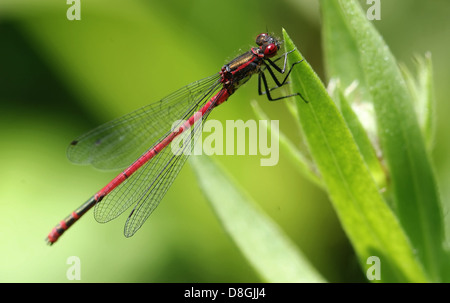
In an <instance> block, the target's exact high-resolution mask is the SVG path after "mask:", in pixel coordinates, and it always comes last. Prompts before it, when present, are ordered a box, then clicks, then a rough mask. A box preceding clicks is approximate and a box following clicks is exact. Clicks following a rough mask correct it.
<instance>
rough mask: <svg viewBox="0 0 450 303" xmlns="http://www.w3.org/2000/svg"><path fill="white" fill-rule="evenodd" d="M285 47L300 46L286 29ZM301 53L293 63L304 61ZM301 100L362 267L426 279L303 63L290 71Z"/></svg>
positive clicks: (391, 277)
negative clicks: (372, 264)
mask: <svg viewBox="0 0 450 303" xmlns="http://www.w3.org/2000/svg"><path fill="white" fill-rule="evenodd" d="M283 34H284V40H285V43H286V49H287V50H291V49H295V48H296V47H295V45H294V44H293V42H292V40H291V39H290V38H289V36H288V35H287V33H286V32H285V31H283ZM301 59H303V58H302V56H301V55H300V54H299V52H294V53H292V54H291V55H289V62H290V64H292V63H293V62H296V61H300V60H301ZM291 87H292V89H293V91H294V92H301V93H302V95H303V96H304V97H305V99H306V100H308V101H309V103H305V102H303V101H301V100H298V102H297V106H298V113H299V118H300V120H299V122H300V124H301V126H302V129H303V133H304V135H305V137H306V141H307V143H308V146H309V150H310V152H311V155H312V157H313V159H314V161H315V163H316V165H317V167H318V169H319V171H320V174H321V176H322V179H323V181H324V184H325V186H326V188H327V191H328V194H329V196H330V198H331V201H332V203H333V205H334V207H335V209H336V212H337V214H338V216H339V218H340V220H341V223H342V225H343V228H344V230H345V231H346V233H347V235H348V237H349V238H350V240H351V242H352V244H353V246H354V248H355V250H356V252H357V254H358V257H359V260H360V263H361V266H362V267H363V268H366V269H367V268H368V266H367V264H366V262H367V260H368V258H369V257H371V256H377V257H379V258H380V260H381V264H383V274H382V276H381V280H382V281H385V282H388V281H425V280H426V278H425V276H424V273H423V270H422V268H421V266H420V264H419V263H418V262H417V259H416V257H415V255H414V252H413V249H412V247H411V246H410V243H409V241H408V239H407V237H406V235H405V233H404V232H403V230H402V228H401V226H400V224H399V222H398V220H397V218H396V217H395V216H394V214H393V212H392V211H391V209H390V208H389V207H388V205H387V204H386V202H385V201H384V200H383V197H382V196H381V195H380V193H379V191H378V188H377V186H376V184H375V182H374V180H373V178H372V176H371V174H370V171H369V169H368V167H367V165H366V163H365V162H364V160H363V158H362V155H361V153H360V152H359V150H358V147H357V145H356V143H355V141H354V139H353V136H352V134H351V132H350V130H349V129H348V127H347V125H346V123H345V120H344V118H343V117H342V115H341V114H340V112H339V110H338V109H337V107H336V106H335V104H334V102H333V101H332V100H331V98H330V96H329V95H328V93H327V91H326V90H325V87H324V85H323V84H322V82H321V81H320V79H319V77H318V76H317V75H316V74H315V73H314V71H313V70H312V69H311V67H310V66H309V64H308V63H307V62H306V61H304V62H302V63H301V64H297V65H296V67H295V68H294V70H293V71H292V73H291Z"/></svg>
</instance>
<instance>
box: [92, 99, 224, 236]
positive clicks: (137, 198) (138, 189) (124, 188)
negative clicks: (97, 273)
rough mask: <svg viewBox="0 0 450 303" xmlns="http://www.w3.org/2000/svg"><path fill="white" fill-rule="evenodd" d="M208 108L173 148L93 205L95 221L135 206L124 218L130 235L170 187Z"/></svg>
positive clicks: (199, 130) (103, 220)
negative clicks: (126, 217)
mask: <svg viewBox="0 0 450 303" xmlns="http://www.w3.org/2000/svg"><path fill="white" fill-rule="evenodd" d="M213 93H215V90H211V92H210V93H209V94H208V95H207V96H206V98H207V99H208V98H210V96H212V94H213ZM198 109H199V107H195V108H193V109H192V110H191V111H190V113H189V115H193V114H194V113H195V112H196V111H197V110H198ZM211 109H212V108H210V109H208V110H207V111H206V112H205V114H204V115H203V116H202V119H199V121H197V122H196V123H194V125H192V126H191V128H189V129H188V130H186V131H185V132H183V133H182V134H181V135H179V136H178V137H177V138H176V139H175V140H174V141H173V142H172V145H173V144H175V146H171V145H169V146H167V147H166V148H164V149H163V150H162V151H160V152H159V153H158V154H157V155H156V156H155V157H154V158H152V159H151V160H150V161H149V162H147V163H146V164H144V165H143V166H142V167H141V168H140V169H138V170H137V171H136V172H135V173H134V174H133V175H131V176H130V177H129V178H128V179H126V180H125V181H124V182H123V183H122V184H120V185H119V186H118V187H117V188H116V189H115V190H113V191H112V192H111V193H109V194H108V195H107V196H106V197H105V198H104V199H103V200H102V201H101V202H99V203H97V204H96V206H95V209H94V215H95V218H96V220H97V221H99V222H108V221H110V220H112V219H114V218H116V217H117V216H119V215H120V214H121V213H123V212H124V211H125V210H126V209H128V208H129V207H130V206H131V205H135V206H134V208H133V211H132V212H131V214H130V216H129V217H128V219H127V223H126V225H125V232H124V233H125V236H127V237H130V236H132V235H133V234H134V233H135V232H136V231H137V230H138V229H139V228H140V227H141V226H142V224H143V223H144V222H145V220H146V219H147V218H148V216H149V215H150V214H151V213H152V212H153V210H154V209H155V208H156V207H157V206H158V204H159V202H160V201H161V199H162V198H163V197H164V195H165V193H166V192H167V190H168V189H169V187H170V186H171V185H172V183H173V181H174V180H175V177H176V176H177V174H178V173H179V171H180V170H181V168H182V166H183V164H184V163H185V161H186V159H187V157H188V154H186V151H187V150H188V149H190V148H191V147H192V146H193V145H194V143H195V141H196V140H197V138H198V137H199V134H200V133H201V125H202V122H203V121H204V120H205V119H206V118H207V116H208V115H209V113H210V111H211ZM181 123H182V122H180V123H179V125H181ZM183 143H184V144H183ZM176 144H178V145H176Z"/></svg>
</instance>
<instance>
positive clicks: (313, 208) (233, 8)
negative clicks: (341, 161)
mask: <svg viewBox="0 0 450 303" xmlns="http://www.w3.org/2000/svg"><path fill="white" fill-rule="evenodd" d="M330 1H331V0H330ZM65 2H66V1H54V0H40V1H39V2H37V1H31V0H30V1H25V0H22V1H19V0H1V1H0V134H1V148H0V168H1V170H2V172H1V174H0V235H1V236H0V282H67V281H69V280H68V279H67V278H66V271H67V270H68V268H69V266H70V265H68V264H66V261H67V259H68V257H70V256H77V257H79V259H80V261H81V281H82V282H258V281H261V280H260V278H259V277H258V276H257V274H256V273H255V272H254V271H253V269H252V268H251V266H250V265H249V264H248V262H247V261H246V260H245V259H244V257H243V256H242V255H241V254H240V252H239V251H238V249H237V248H236V247H235V245H234V244H233V243H232V241H231V239H230V238H229V237H228V236H227V235H226V234H225V232H224V230H222V229H221V227H220V224H219V223H218V221H217V219H216V218H215V216H214V214H213V212H212V210H211V208H210V207H209V205H208V203H207V201H206V200H205V199H204V198H203V196H202V194H201V192H200V190H199V189H198V186H197V183H196V180H195V178H194V175H193V172H192V170H191V168H190V167H189V164H188V165H186V166H185V168H184V169H183V170H182V172H181V173H180V175H179V177H178V178H177V180H176V181H175V182H174V184H173V186H172V188H171V189H170V190H169V192H168V194H167V195H166V197H165V198H164V200H163V201H162V203H161V204H160V206H159V207H158V209H157V210H156V211H155V213H154V214H153V215H152V216H151V217H150V219H149V220H148V221H147V222H146V223H145V224H144V226H143V227H142V228H141V230H140V231H139V232H138V233H136V235H135V236H133V237H132V238H129V239H126V238H125V237H124V236H123V225H124V222H125V220H126V215H123V216H121V217H119V218H118V219H116V220H114V221H112V222H111V223H109V224H98V223H97V222H96V221H95V219H94V218H93V216H92V215H90V214H89V215H87V216H86V217H85V218H83V219H82V220H81V221H80V222H79V223H77V224H76V226H75V227H74V228H73V229H72V230H71V231H69V232H68V233H67V234H65V235H64V237H62V238H61V240H60V241H59V242H58V243H57V244H55V245H54V246H53V247H47V246H46V245H45V243H44V239H45V237H46V235H47V234H48V232H49V231H50V229H51V228H52V227H53V226H54V225H55V224H56V223H57V222H58V221H59V220H61V219H62V218H63V217H64V216H66V215H67V214H69V212H70V211H72V210H73V209H75V208H76V207H78V206H79V205H80V204H81V203H83V202H84V201H85V200H86V199H87V198H89V197H90V196H91V195H92V194H93V193H95V192H96V191H97V190H99V189H100V188H101V187H103V186H104V185H105V184H106V182H108V181H109V180H110V179H111V178H113V177H114V176H115V174H116V173H115V172H101V171H97V170H95V169H93V168H90V167H83V166H76V165H73V164H71V163H70V162H69V161H68V160H67V159H66V157H65V150H66V147H67V144H68V143H69V142H70V141H71V140H72V139H74V138H75V137H77V136H78V135H80V134H82V133H84V132H86V131H88V130H90V129H91V128H93V127H95V126H97V125H99V124H100V123H103V122H106V121H108V120H110V119H113V118H115V117H117V116H120V115H123V114H125V113H128V112H130V111H132V110H134V109H136V108H139V107H141V106H144V105H146V104H148V103H150V102H154V101H157V100H159V99H160V98H162V97H164V96H165V95H167V94H169V93H171V92H172V91H174V90H176V89H178V88H179V87H181V86H183V85H185V84H188V83H190V82H192V81H195V80H198V79H201V78H203V77H205V76H209V75H210V74H213V73H215V72H217V71H218V70H219V69H220V67H221V66H222V65H223V64H224V63H226V62H227V61H228V60H230V59H232V58H233V57H234V56H236V55H238V54H239V53H240V52H242V51H246V50H248V49H249V48H250V47H252V46H253V44H254V38H255V37H256V35H257V34H259V33H261V32H264V31H265V30H266V28H268V29H269V31H270V32H274V33H275V34H277V35H278V36H281V28H282V27H284V28H285V29H286V30H287V32H288V33H289V35H290V36H291V38H292V39H293V40H294V42H295V43H296V44H297V46H298V47H299V48H300V49H301V51H302V53H303V55H304V56H305V57H306V58H307V60H308V61H309V62H310V64H311V65H312V66H313V68H314V69H315V70H316V71H317V72H318V74H319V75H320V76H321V78H322V79H323V80H324V81H326V75H324V72H323V71H324V67H323V65H322V64H323V58H322V50H321V34H320V13H319V7H318V3H317V1H314V0H308V1H307V0H304V1H300V0H284V1H269V0H259V1H253V0H252V1H238V0H228V1H211V0H201V1H197V0H196V1H182V0H176V1H175V0H174V1H144V0H142V1H139V0H133V1H130V0H128V1H118V0H115V1H112V0H109V1H101V0H81V20H80V21H68V20H67V18H66V12H67V9H68V8H69V6H70V5H67V4H65ZM361 5H362V7H363V8H365V9H366V8H368V7H369V6H368V5H367V4H366V1H361ZM449 15H450V3H449V2H448V0H434V1H427V2H426V3H425V2H424V1H419V0H396V1H388V0H381V20H380V21H373V23H374V24H375V26H376V27H377V28H378V30H379V31H380V32H381V34H382V35H383V36H384V38H385V40H386V42H387V43H388V45H390V47H391V50H392V52H393V53H394V55H395V56H396V57H397V59H398V60H399V62H402V63H405V64H406V65H407V66H408V67H410V68H414V64H413V61H412V57H413V55H416V54H420V55H421V54H424V53H425V52H426V51H431V53H432V55H433V63H434V72H435V73H434V75H435V93H436V94H435V95H436V100H437V111H436V112H437V136H436V144H435V150H434V152H433V154H432V159H433V162H434V164H435V168H436V173H437V175H438V180H439V185H440V192H441V197H442V201H443V203H444V204H445V206H444V207H445V209H448V206H447V205H448V204H449V201H450V199H449V197H450V187H449V186H448V184H449V182H450V169H449V168H450V157H449V156H448V155H449V153H450V141H449V140H448V134H447V133H448V131H449V130H450V123H449V119H448V118H447V117H446V115H447V114H448V113H449V109H450V105H449V103H448V102H447V96H448V95H449V94H450V86H449V85H448V83H447V82H448V79H449V78H450V64H449V62H450V60H449V53H450V52H449V47H450V19H449V17H448V16H449ZM253 99H256V100H257V101H258V103H259V105H260V106H261V107H262V108H263V109H264V110H265V111H266V112H268V113H269V114H270V117H271V118H272V119H278V120H280V128H281V130H282V131H284V132H286V133H287V134H288V135H289V136H290V137H291V138H293V139H294V140H299V139H298V136H297V135H298V131H297V130H296V129H295V128H293V126H294V123H293V121H292V119H291V118H290V117H289V115H288V112H287V109H286V107H285V106H284V104H283V102H282V101H280V102H272V103H270V102H267V101H266V99H265V98H264V97H258V96H257V81H256V80H253V81H250V82H249V83H248V84H247V85H245V86H244V87H242V88H241V89H240V90H239V91H238V92H237V93H236V94H235V95H233V97H232V98H230V100H229V101H228V102H227V103H226V104H224V105H223V106H221V107H219V108H218V109H217V110H215V111H214V112H213V113H212V114H211V116H210V118H212V119H218V120H221V121H225V120H227V119H232V120H237V119H242V120H244V121H245V120H248V119H255V116H254V114H253V112H252V109H251V106H250V102H249V101H250V100H253ZM215 159H216V160H218V161H220V162H221V163H223V164H224V165H225V166H226V167H227V169H228V170H229V172H230V174H232V175H233V176H234V178H235V179H236V180H237V181H238V182H239V183H240V184H241V185H242V186H243V188H245V189H246V190H247V192H248V193H249V194H250V195H251V196H252V197H253V198H254V199H255V200H256V201H257V202H258V204H259V205H260V206H261V207H262V208H263V209H264V210H265V211H266V212H267V213H268V214H269V215H270V216H271V217H272V218H273V219H274V220H275V221H276V222H277V223H278V224H279V225H280V226H281V228H282V229H283V230H284V231H285V232H286V233H287V234H288V235H289V237H290V238H291V239H292V240H293V241H294V242H295V243H296V244H297V245H298V246H299V247H300V249H301V250H302V251H303V252H304V253H305V254H306V256H307V257H308V258H309V259H310V260H311V262H312V263H313V265H314V266H315V267H316V268H317V269H318V270H319V271H320V272H321V273H322V274H323V275H324V276H325V278H327V279H328V280H330V281H340V282H343V281H364V274H363V272H362V271H361V269H360V268H359V266H358V264H357V260H356V258H355V256H354V253H353V250H352V248H351V245H350V244H349V242H348V240H347V238H346V236H345V234H344V233H343V231H342V229H341V227H340V224H339V221H338V220H337V218H336V216H335V214H334V211H333V209H332V206H331V204H330V202H329V200H328V198H327V197H326V195H325V194H324V193H323V192H322V191H321V190H320V189H318V188H317V187H315V186H314V185H313V184H312V183H310V182H308V181H307V180H305V179H303V178H302V176H301V175H300V174H299V173H298V172H296V170H295V169H294V168H292V166H291V164H290V163H289V162H288V161H287V159H286V158H285V157H283V154H281V157H280V161H279V164H278V165H277V166H274V167H261V166H260V165H259V157H258V156H227V157H225V156H216V157H215ZM446 214H447V212H446ZM446 218H447V217H446ZM447 221H448V220H447ZM267 241H268V242H269V243H270V239H267Z"/></svg>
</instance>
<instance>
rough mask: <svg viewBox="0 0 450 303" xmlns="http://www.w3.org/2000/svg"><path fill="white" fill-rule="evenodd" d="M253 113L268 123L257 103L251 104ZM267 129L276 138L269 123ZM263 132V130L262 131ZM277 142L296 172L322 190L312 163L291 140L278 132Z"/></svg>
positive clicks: (321, 184) (267, 118)
mask: <svg viewBox="0 0 450 303" xmlns="http://www.w3.org/2000/svg"><path fill="white" fill-rule="evenodd" d="M251 105H252V108H253V111H254V112H255V114H256V116H257V117H258V119H260V120H266V121H269V117H268V116H267V115H266V114H265V113H264V112H263V110H262V108H261V107H260V106H259V105H258V103H257V102H252V103H251ZM266 125H267V129H268V130H269V131H270V134H271V136H276V133H274V132H272V131H271V127H270V125H271V124H270V123H267V124H266ZM263 131H264V130H263ZM275 140H278V141H279V142H280V148H281V150H282V151H283V152H284V154H285V155H286V156H287V157H288V158H289V160H290V161H291V162H292V163H293V164H294V165H295V167H296V168H297V170H298V171H299V172H300V173H301V174H302V175H303V176H304V177H305V178H306V179H308V180H309V181H311V182H313V183H314V184H316V185H317V186H318V187H320V188H323V183H322V181H321V180H320V177H319V176H318V175H317V174H316V172H314V168H313V165H312V163H310V161H309V160H308V159H307V157H306V156H305V155H303V153H302V152H301V151H300V150H299V149H298V148H297V147H296V146H295V144H294V143H292V142H291V140H289V139H288V137H286V135H285V134H284V133H283V132H281V131H278V138H276V139H275Z"/></svg>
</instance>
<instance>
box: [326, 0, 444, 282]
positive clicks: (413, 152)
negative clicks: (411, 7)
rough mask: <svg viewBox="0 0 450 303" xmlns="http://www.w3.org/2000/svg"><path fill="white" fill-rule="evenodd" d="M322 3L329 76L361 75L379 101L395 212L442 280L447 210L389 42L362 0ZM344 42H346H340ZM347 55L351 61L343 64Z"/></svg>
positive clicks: (382, 141)
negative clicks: (374, 22) (367, 11)
mask: <svg viewBox="0 0 450 303" xmlns="http://www.w3.org/2000/svg"><path fill="white" fill-rule="evenodd" d="M321 6H322V13H323V22H324V45H325V50H326V51H325V53H326V54H327V56H329V61H328V63H329V65H330V66H333V68H331V67H330V68H328V71H329V72H330V73H331V74H330V75H329V76H331V77H333V78H334V77H336V78H339V79H346V80H345V81H350V80H351V79H358V80H359V81H360V85H361V91H362V92H364V93H362V94H363V95H364V96H366V97H367V99H369V100H371V102H373V106H374V109H375V113H376V121H377V127H378V137H379V141H380V145H381V147H382V152H383V160H384V161H385V162H386V164H387V168H388V171H389V180H390V181H391V182H390V184H389V186H390V188H391V190H390V192H391V193H392V197H391V198H392V200H393V204H394V209H395V212H396V214H397V216H398V218H399V220H400V222H401V224H402V226H403V228H404V230H405V232H406V233H407V235H408V238H409V239H410V241H411V243H412V245H413V247H414V249H415V251H416V252H417V255H418V257H419V259H420V261H421V263H422V264H423V267H424V268H425V270H426V272H427V274H428V277H429V278H430V279H431V280H432V281H441V280H442V276H443V273H442V268H443V263H442V262H443V261H444V260H443V252H444V251H443V247H442V243H443V239H444V237H443V219H442V209H441V204H440V200H439V195H438V192H437V185H436V181H435V176H434V173H433V170H432V167H431V165H430V160H429V156H428V154H427V149H426V147H425V144H424V140H423V137H422V133H421V130H420V128H419V124H418V119H417V116H416V113H415V111H414V107H413V99H412V97H411V95H410V93H409V91H408V88H407V86H406V84H405V80H404V78H403V77H402V74H401V72H400V70H399V68H398V64H397V62H396V60H395V58H394V57H393V55H392V53H391V52H390V51H389V48H388V46H387V45H386V44H385V42H384V41H383V39H382V37H381V36H380V35H379V34H378V32H377V31H376V29H375V28H374V26H373V25H372V24H371V23H370V22H369V21H368V20H367V18H366V16H365V14H364V12H363V11H362V9H361V7H360V6H359V4H358V3H357V1H354V0H345V1H326V0H325V1H321ZM339 41H342V42H343V43H342V44H340V45H339V46H337V44H339ZM336 49H338V50H339V51H336V52H335V50H336ZM342 54H345V60H346V64H343V63H339V64H338V63H337V61H338V60H339V56H341V55H342ZM348 66H352V68H348ZM343 81H344V80H343ZM367 93H368V94H367Z"/></svg>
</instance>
